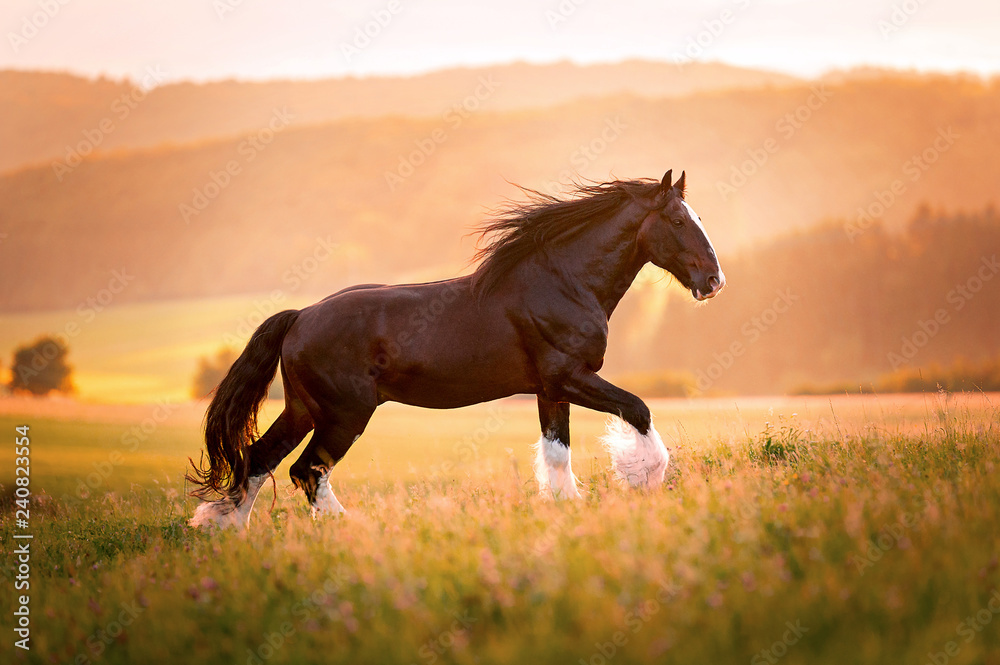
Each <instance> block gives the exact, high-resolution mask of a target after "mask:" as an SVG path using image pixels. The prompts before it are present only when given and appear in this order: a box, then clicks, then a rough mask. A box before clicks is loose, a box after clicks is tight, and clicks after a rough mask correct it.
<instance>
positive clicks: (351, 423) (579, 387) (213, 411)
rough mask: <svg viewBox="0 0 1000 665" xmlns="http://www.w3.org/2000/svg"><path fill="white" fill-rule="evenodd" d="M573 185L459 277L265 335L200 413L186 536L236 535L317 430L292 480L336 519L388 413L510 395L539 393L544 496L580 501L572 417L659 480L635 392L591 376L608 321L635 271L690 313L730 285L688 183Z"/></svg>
mask: <svg viewBox="0 0 1000 665" xmlns="http://www.w3.org/2000/svg"><path fill="white" fill-rule="evenodd" d="M670 175H671V174H670V171H668V172H667V174H666V175H665V176H664V177H663V180H662V182H658V181H656V180H632V181H615V182H608V183H604V184H600V185H585V186H580V187H578V188H577V191H576V192H575V195H573V196H571V197H569V198H567V199H565V200H560V199H556V198H553V197H550V196H546V195H543V194H539V193H537V192H529V194H530V200H529V201H528V202H527V203H524V204H515V205H511V206H509V207H508V208H507V209H505V210H503V211H502V212H501V213H500V215H499V216H498V217H496V218H494V219H493V220H492V221H491V222H489V223H488V224H487V225H486V226H485V227H484V229H483V233H484V238H486V240H487V242H486V245H485V246H484V247H483V248H482V249H481V250H480V251H479V254H478V256H477V258H479V259H481V261H480V264H479V266H478V268H477V269H476V271H475V272H474V273H473V274H471V275H468V276H466V277H459V278H457V279H451V280H446V281H442V282H432V283H429V284H406V285H398V286H384V285H375V284H366V285H362V286H355V287H352V288H349V289H345V290H343V291H341V292H339V293H336V294H334V295H332V296H330V297H328V298H326V299H325V300H323V301H321V302H319V303H316V304H315V305H312V306H310V307H307V308H305V309H303V310H301V311H293V310H289V311H285V312H281V313H279V314H275V315H274V316H272V317H271V318H270V319H268V320H267V321H265V322H264V323H263V324H262V325H261V326H260V328H258V329H257V331H256V332H255V333H254V334H253V336H252V337H251V339H250V342H249V343H248V344H247V347H246V349H245V350H244V351H243V354H242V355H241V356H240V357H239V358H238V359H237V360H236V362H235V363H234V364H233V366H232V368H231V369H230V370H229V373H228V374H227V375H226V378H225V379H223V381H222V383H221V384H220V385H219V387H218V389H217V391H216V393H215V397H214V398H213V399H212V403H211V405H210V406H209V409H208V415H207V420H206V427H205V440H206V448H207V453H208V466H207V468H204V467H199V466H196V467H195V469H194V472H193V473H192V474H191V475H190V476H189V479H190V480H192V481H193V482H195V483H196V484H197V485H198V486H199V489H198V490H197V491H196V494H197V495H199V496H201V497H202V498H207V497H208V496H210V495H212V494H216V495H218V494H221V495H222V498H221V499H218V500H215V501H211V502H206V503H203V504H201V505H200V506H199V507H198V510H197V511H196V513H195V515H194V517H193V518H192V520H191V523H192V524H194V525H210V524H215V525H235V526H241V527H242V526H246V524H247V523H248V521H249V517H250V511H251V510H252V508H253V503H254V500H255V498H256V495H257V493H258V491H259V490H260V488H261V486H262V485H263V483H264V481H265V479H267V478H268V477H269V476H270V474H271V472H272V471H273V470H274V469H275V467H277V466H278V463H279V462H281V460H282V459H283V458H284V457H285V456H286V455H288V454H289V453H290V452H291V451H292V450H293V449H294V448H295V447H296V446H298V445H299V443H300V442H301V441H302V439H303V438H304V437H305V436H306V435H307V434H308V433H309V431H310V430H312V431H313V435H312V438H311V439H310V441H309V444H308V445H307V446H306V448H305V450H304V451H303V453H302V455H301V456H300V457H299V459H298V460H297V461H296V462H295V464H293V465H292V469H291V476H292V482H293V483H295V485H296V486H297V487H300V488H301V489H302V490H303V491H304V492H305V495H306V499H307V500H308V502H309V505H310V506H311V507H312V509H313V512H314V514H316V513H339V512H343V508H342V507H341V505H340V503H339V502H338V501H337V499H336V497H335V496H334V494H333V491H332V489H331V488H330V483H329V477H330V471H331V470H332V469H333V467H334V465H335V464H336V463H337V462H338V461H340V460H341V459H342V458H343V457H344V455H345V454H346V453H347V451H348V450H349V449H350V447H351V445H352V444H353V443H354V442H355V441H357V439H358V437H360V436H361V433H362V432H364V430H365V426H366V425H367V424H368V420H369V419H370V418H371V416H372V414H373V413H374V412H375V409H376V407H378V406H379V405H380V404H382V403H383V402H387V401H394V402H401V403H403V404H411V405H415V406H422V407H428V408H434V409H450V408H456V407H461V406H467V405H470V404H477V403H479V402H485V401H488V400H494V399H498V398H501V397H507V396H508V395H515V394H533V395H537V397H538V413H539V418H540V421H541V429H542V438H541V439H540V440H539V442H538V445H537V455H536V464H535V469H536V475H537V476H538V480H539V482H540V484H541V487H542V491H543V492H547V493H551V494H553V495H554V496H557V497H560V496H565V497H570V496H572V497H576V496H579V492H578V490H577V486H576V479H575V478H574V476H573V472H572V469H571V467H570V449H569V407H570V404H577V405H579V406H583V407H586V408H588V409H595V410H597V411H603V412H605V413H609V414H612V415H613V416H617V417H619V418H621V419H622V420H623V421H624V422H622V421H621V420H617V419H611V420H610V421H609V434H608V436H607V437H606V439H605V442H606V444H607V446H608V447H609V449H610V450H611V453H612V457H613V459H612V464H613V467H614V469H615V471H616V472H617V474H618V475H619V477H621V478H623V479H625V480H627V481H628V482H629V483H631V484H632V485H637V486H655V485H657V484H660V483H662V482H663V476H664V471H665V469H666V466H667V461H668V457H667V451H666V448H665V447H664V445H663V443H662V441H661V440H660V437H659V435H658V434H657V433H656V430H655V429H653V427H652V423H651V420H650V413H649V409H648V408H647V407H646V405H645V404H644V403H643V401H642V400H641V399H639V398H638V397H636V396H635V395H633V394H631V393H629V392H627V391H625V390H622V389H621V388H618V387H617V386H614V385H612V384H611V383H608V382H607V381H605V380H604V379H602V378H601V377H600V376H598V374H597V372H598V370H600V369H601V366H602V364H603V363H604V352H605V350H606V348H607V342H608V319H609V318H610V317H611V313H612V312H613V311H614V310H615V307H616V306H617V305H618V301H619V300H621V298H622V296H623V295H625V291H626V290H628V288H629V286H630V285H631V284H632V281H633V279H635V276H636V275H637V274H638V272H639V270H640V269H641V268H642V267H643V266H644V265H645V264H646V263H647V262H652V263H653V264H655V265H657V266H659V267H660V268H662V269H664V270H667V271H669V272H670V273H672V274H673V275H674V276H675V277H676V278H677V279H678V280H679V281H680V282H681V283H682V284H683V285H684V286H685V287H686V288H688V289H690V291H691V293H692V295H693V296H694V297H695V298H696V299H697V300H705V299H707V298H711V297H712V296H714V295H715V294H717V293H718V292H719V290H720V289H722V287H723V286H724V285H725V283H726V280H725V277H724V276H723V274H722V270H721V269H720V268H719V262H718V259H717V258H716V255H715V250H714V249H713V248H712V244H711V242H710V241H709V239H708V237H707V236H706V234H705V230H704V228H703V227H702V225H701V221H700V220H699V219H698V215H696V214H695V212H694V210H692V209H691V206H689V205H688V204H687V203H686V202H685V201H684V174H683V173H682V174H681V177H680V178H679V179H678V180H677V182H676V183H673V184H671V178H670ZM279 359H280V361H281V379H282V381H283V383H284V388H285V409H284V411H283V412H282V414H281V415H280V416H279V417H278V419H277V420H275V422H274V423H273V424H272V425H271V427H270V428H269V429H268V430H267V431H266V432H265V433H264V435H263V436H262V437H260V438H259V439H257V438H256V437H257V412H258V410H259V408H260V405H261V403H262V402H263V400H264V399H265V397H266V396H267V390H268V386H269V384H270V383H271V381H272V379H273V378H274V375H275V372H276V370H277V369H278V361H279Z"/></svg>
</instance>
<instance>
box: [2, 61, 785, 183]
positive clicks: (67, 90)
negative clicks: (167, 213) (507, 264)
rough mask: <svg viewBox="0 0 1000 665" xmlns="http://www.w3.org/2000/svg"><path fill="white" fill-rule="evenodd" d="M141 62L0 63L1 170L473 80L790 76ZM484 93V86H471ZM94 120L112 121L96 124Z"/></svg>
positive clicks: (613, 90)
mask: <svg viewBox="0 0 1000 665" xmlns="http://www.w3.org/2000/svg"><path fill="white" fill-rule="evenodd" d="M163 77H164V73H163V72H162V71H161V70H159V69H158V68H153V67H150V68H148V69H147V72H146V75H145V76H144V77H143V78H142V79H141V80H138V81H110V80H107V79H99V80H87V79H82V78H78V77H75V76H71V75H67V74H57V73H43V72H19V71H3V72H0V145H3V146H4V150H3V151H2V152H0V172H3V171H9V170H13V169H16V168H18V167H21V166H25V165H28V164H35V163H39V162H51V161H53V160H60V159H62V160H65V159H66V156H67V153H68V152H70V151H72V150H74V149H76V148H77V147H78V146H81V144H82V149H83V151H87V150H88V147H93V149H94V151H95V152H108V151H115V150H127V149H134V148H149V147H153V146H158V145H163V144H174V145H177V144H185V143H191V142H198V141H205V140H210V139H214V138H218V137H222V136H235V135H238V134H243V133H247V132H250V131H253V130H256V129H258V128H259V126H260V125H261V123H264V122H267V120H268V119H269V117H270V116H271V114H272V113H273V110H274V109H275V108H287V109H289V110H290V111H291V113H292V114H293V115H294V118H293V123H294V124H297V125H310V124H321V123H327V122H332V121H337V120H343V119H346V118H373V117H385V116H398V117H403V116H406V117H438V116H441V115H443V114H444V113H446V112H447V111H448V110H449V109H451V108H452V107H454V106H455V105H456V104H461V103H462V102H463V101H465V100H466V99H468V98H469V97H470V96H473V97H475V95H476V93H477V90H478V91H480V92H481V91H483V90H484V89H485V88H484V87H483V81H486V82H488V83H489V86H487V87H489V88H491V90H490V92H489V95H488V99H478V100H476V102H477V103H482V105H483V107H484V108H489V109H491V110H493V111H496V112H506V111H518V110H525V109H534V108H547V107H550V106H557V105H560V104H565V103H568V102H570V101H574V100H578V99H584V98H597V97H605V96H608V95H619V94H632V95H638V96H643V97H648V98H656V99H658V98H664V97H679V96H685V95H689V94H692V93H696V92H705V91H711V90H730V89H736V88H757V87H761V86H783V85H788V84H793V83H795V82H796V79H794V78H792V77H790V76H787V75H784V74H777V73H771V72H762V71H756V70H749V69H741V68H738V67H732V66H729V65H723V64H713V63H705V64H702V63H691V64H689V65H685V66H684V67H682V68H681V67H677V66H676V65H673V64H667V63H653V62H642V61H633V62H625V63H620V64H613V65H592V66H577V65H573V64H570V63H558V64H552V65H526V64H512V65H505V66H497V67H490V68H478V69H452V70H445V71H440V72H433V73H429V74H425V75H422V76H414V77H405V78H394V77H384V78H361V79H356V78H346V79H328V80H319V81H273V82H242V81H220V82H213V83H204V84H194V83H174V84H163V85H160V82H161V81H162V79H163ZM480 96H482V95H480ZM102 124H103V126H104V127H105V128H110V130H106V131H101V128H102Z"/></svg>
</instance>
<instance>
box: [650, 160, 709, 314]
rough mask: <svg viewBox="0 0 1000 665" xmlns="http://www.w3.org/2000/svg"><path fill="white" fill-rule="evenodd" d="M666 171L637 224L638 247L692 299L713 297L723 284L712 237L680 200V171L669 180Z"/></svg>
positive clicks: (681, 196)
mask: <svg viewBox="0 0 1000 665" xmlns="http://www.w3.org/2000/svg"><path fill="white" fill-rule="evenodd" d="M671 173H672V171H667V173H666V175H664V176H663V182H662V183H661V186H660V189H659V191H658V192H657V194H656V195H655V198H654V200H653V202H652V208H651V209H650V211H649V213H648V214H647V215H646V217H645V218H644V219H643V220H642V225H641V226H640V227H639V236H638V239H639V247H640V248H641V249H642V251H643V252H645V254H646V256H647V257H648V259H649V260H650V261H651V262H652V263H653V264H654V265H656V266H658V267H660V268H663V269H664V270H666V271H668V272H670V274H672V275H673V276H674V277H676V278H677V279H678V280H679V281H680V283H681V284H683V285H684V286H685V287H686V288H688V289H690V290H691V295H693V296H694V297H695V299H696V300H707V299H708V298H711V297H713V296H714V295H715V294H717V293H718V292H719V291H721V290H722V287H723V286H725V285H726V276H725V275H724V274H722V268H720V267H719V259H718V257H717V256H716V255H715V249H714V248H713V247H712V241H711V240H709V239H708V234H706V233H705V227H703V226H702V225H701V219H700V218H699V217H698V214H697V213H696V212H695V211H694V209H693V208H692V207H691V206H690V205H688V203H687V201H685V200H684V173H683V172H681V177H680V178H678V179H677V182H675V183H673V184H670V176H671Z"/></svg>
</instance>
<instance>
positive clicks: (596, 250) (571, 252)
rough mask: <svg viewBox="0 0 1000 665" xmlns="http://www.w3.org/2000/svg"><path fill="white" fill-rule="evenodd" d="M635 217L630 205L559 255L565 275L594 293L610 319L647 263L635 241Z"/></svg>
mask: <svg viewBox="0 0 1000 665" xmlns="http://www.w3.org/2000/svg"><path fill="white" fill-rule="evenodd" d="M635 217H636V213H635V211H633V210H632V206H629V207H627V208H626V209H625V210H623V211H622V212H620V213H619V214H618V215H616V216H615V217H614V218H612V219H609V220H608V221H607V222H604V223H597V224H594V225H593V227H592V228H591V229H588V230H587V231H586V232H584V233H582V234H580V235H579V236H578V237H576V238H574V239H573V241H572V242H570V243H567V245H566V246H565V247H564V248H563V249H564V251H563V252H560V254H561V255H562V256H561V257H560V258H561V259H562V260H565V261H566V262H567V264H568V265H567V266H566V267H564V269H563V274H565V275H567V276H572V278H574V279H575V281H576V283H577V284H578V286H579V287H580V288H583V289H584V290H586V291H588V292H590V293H592V294H593V295H594V297H595V298H596V299H597V302H598V303H600V306H601V308H602V309H603V310H604V314H605V315H606V316H607V317H608V318H610V317H611V313H612V312H613V311H614V310H615V307H617V306H618V303H619V301H621V299H622V297H623V296H624V295H625V292H626V291H628V289H629V287H630V286H632V282H633V281H634V280H635V277H636V275H638V274H639V271H640V270H641V269H642V266H643V265H644V264H645V263H646V261H645V259H644V258H643V257H642V255H641V252H640V250H639V247H638V243H637V240H636V235H637V233H638V227H639V220H637V219H635Z"/></svg>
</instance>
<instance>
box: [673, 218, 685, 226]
mask: <svg viewBox="0 0 1000 665" xmlns="http://www.w3.org/2000/svg"><path fill="white" fill-rule="evenodd" d="M670 223H671V224H673V225H674V226H684V220H683V219H671V220H670Z"/></svg>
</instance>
